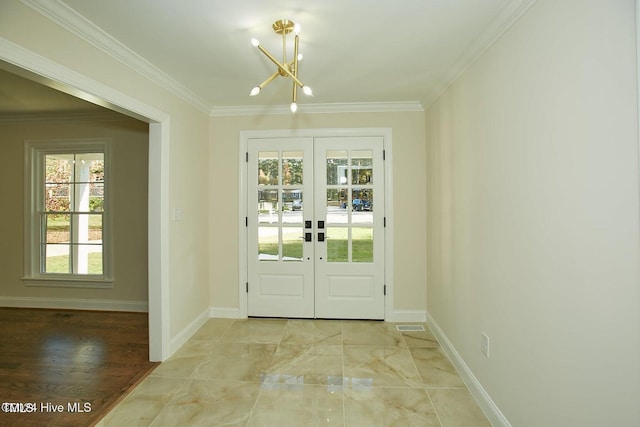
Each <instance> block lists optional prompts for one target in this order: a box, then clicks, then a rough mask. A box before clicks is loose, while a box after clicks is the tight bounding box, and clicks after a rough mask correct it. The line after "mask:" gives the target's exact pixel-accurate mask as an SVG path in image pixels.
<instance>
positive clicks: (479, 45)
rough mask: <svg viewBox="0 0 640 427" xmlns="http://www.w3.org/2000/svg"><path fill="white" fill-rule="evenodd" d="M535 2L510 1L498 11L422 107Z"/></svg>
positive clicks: (427, 106)
mask: <svg viewBox="0 0 640 427" xmlns="http://www.w3.org/2000/svg"><path fill="white" fill-rule="evenodd" d="M536 1H537V0H511V1H509V2H508V3H507V4H506V5H505V6H504V7H503V8H502V10H500V12H499V13H498V15H497V16H496V17H495V18H494V19H493V21H492V22H491V24H490V25H489V27H488V28H487V29H486V30H485V31H484V32H482V34H480V36H479V37H478V38H477V39H476V40H475V41H474V42H473V43H472V44H471V46H470V47H469V48H468V49H467V51H466V52H465V53H464V54H463V55H462V56H461V57H460V60H459V61H458V62H457V63H456V64H455V65H454V66H453V67H452V68H451V69H450V70H449V72H448V73H447V74H446V75H445V76H444V77H443V78H442V80H441V82H440V84H438V85H436V86H435V88H434V89H433V90H432V91H430V92H429V93H428V94H427V95H426V96H425V97H424V98H423V99H422V105H424V107H425V108H429V106H430V105H431V104H432V103H433V102H434V101H435V100H436V99H438V98H439V97H440V95H442V94H443V93H444V91H445V90H447V88H449V86H451V85H452V84H453V83H454V82H455V81H456V80H458V78H459V77H460V76H461V75H462V74H463V73H464V72H465V71H466V70H467V69H468V68H469V67H470V66H471V65H472V64H473V63H475V62H476V61H477V60H478V59H479V58H480V57H481V56H482V55H483V54H484V53H485V52H486V51H487V50H488V49H489V48H490V47H491V46H493V44H494V43H495V42H496V41H498V40H499V39H500V37H502V35H503V34H504V33H506V32H507V30H509V28H511V26H512V25H513V24H514V23H515V22H516V21H517V20H518V19H519V18H520V17H521V16H522V15H524V14H525V12H526V11H527V10H529V8H530V7H531V6H533V5H534V4H535V3H536Z"/></svg>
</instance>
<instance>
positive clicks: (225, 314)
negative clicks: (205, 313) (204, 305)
mask: <svg viewBox="0 0 640 427" xmlns="http://www.w3.org/2000/svg"><path fill="white" fill-rule="evenodd" d="M209 317H211V318H216V319H244V318H245V317H247V316H246V315H245V316H242V315H241V313H240V309H238V308H233V307H210V308H209Z"/></svg>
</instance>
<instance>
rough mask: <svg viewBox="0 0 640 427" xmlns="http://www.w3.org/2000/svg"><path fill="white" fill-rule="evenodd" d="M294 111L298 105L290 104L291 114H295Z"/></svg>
mask: <svg viewBox="0 0 640 427" xmlns="http://www.w3.org/2000/svg"><path fill="white" fill-rule="evenodd" d="M296 111H298V104H296V103H295V102H292V103H291V112H292V113H295V112H296Z"/></svg>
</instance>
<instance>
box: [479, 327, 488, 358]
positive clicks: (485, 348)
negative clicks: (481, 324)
mask: <svg viewBox="0 0 640 427" xmlns="http://www.w3.org/2000/svg"><path fill="white" fill-rule="evenodd" d="M480 351H482V354H484V355H485V356H487V358H489V337H488V336H487V334H485V333H484V332H482V339H481V340H480Z"/></svg>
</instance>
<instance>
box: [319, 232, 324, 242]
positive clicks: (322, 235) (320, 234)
mask: <svg viewBox="0 0 640 427" xmlns="http://www.w3.org/2000/svg"><path fill="white" fill-rule="evenodd" d="M318 242H324V233H322V232H321V233H318Z"/></svg>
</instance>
